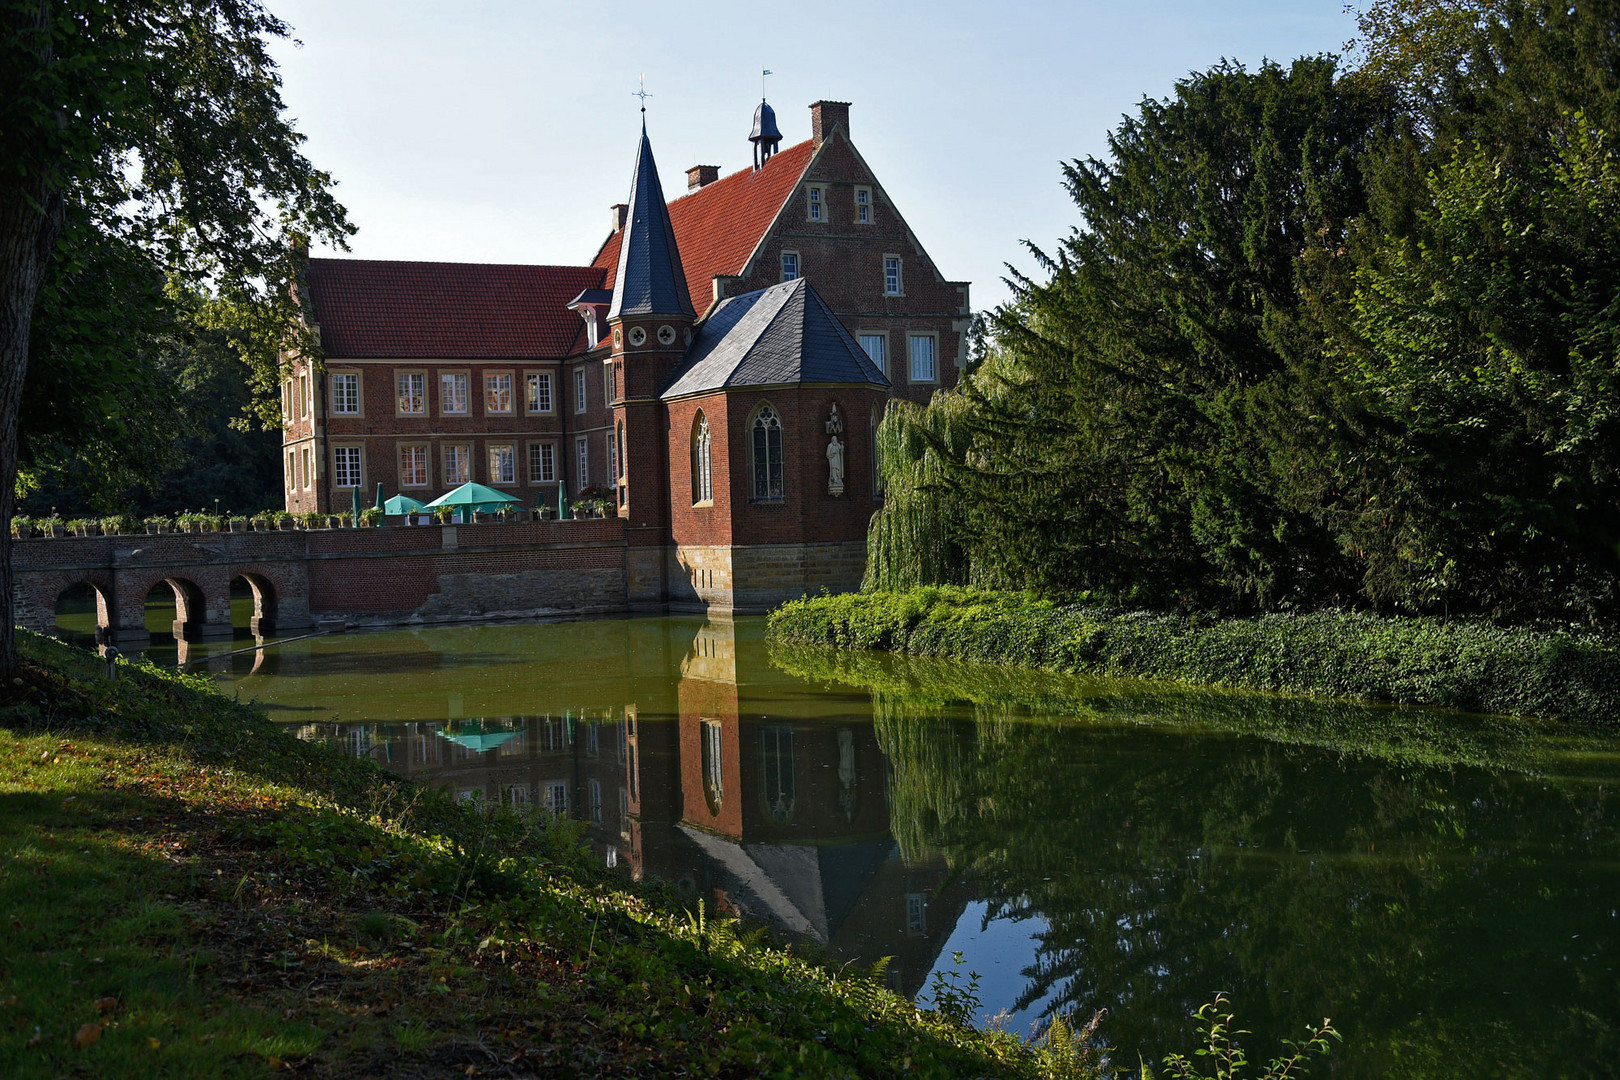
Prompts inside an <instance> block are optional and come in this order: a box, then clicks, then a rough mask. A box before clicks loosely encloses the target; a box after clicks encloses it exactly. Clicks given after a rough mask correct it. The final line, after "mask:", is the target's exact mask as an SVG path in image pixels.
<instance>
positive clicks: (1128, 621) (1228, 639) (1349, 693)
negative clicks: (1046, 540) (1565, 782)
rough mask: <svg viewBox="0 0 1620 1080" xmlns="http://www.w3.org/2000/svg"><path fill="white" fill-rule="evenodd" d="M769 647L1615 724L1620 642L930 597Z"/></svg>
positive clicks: (803, 608) (821, 603) (838, 605)
mask: <svg viewBox="0 0 1620 1080" xmlns="http://www.w3.org/2000/svg"><path fill="white" fill-rule="evenodd" d="M769 625H770V634H771V636H772V637H773V638H774V639H777V640H780V641H786V642H798V643H803V644H819V645H834V646H839V647H844V648H868V649H893V650H896V651H902V652H910V653H914V654H918V655H924V656H945V657H953V658H956V659H963V660H979V661H990V662H994V663H1014V664H1023V665H1027V666H1029V667H1042V668H1049V669H1051V670H1055V671H1065V672H1081V673H1087V674H1094V675H1127V676H1139V677H1146V678H1154V679H1165V680H1170V681H1175V682H1183V683H1196V684H1203V685H1209V686H1230V687H1242V688H1246V689H1254V690H1271V691H1285V692H1293V693H1309V694H1330V695H1335V696H1341V697H1354V698H1365V699H1372V700H1379V701H1395V702H1403V703H1410V704H1421V705H1443V706H1449V707H1452V708H1459V709H1467V710H1470V711H1473V712H1492V713H1509V714H1517V715H1523V716H1541V717H1556V718H1560V719H1566V720H1576V721H1582V722H1586V723H1602V724H1608V723H1613V722H1614V718H1615V717H1616V716H1617V715H1620V642H1617V641H1616V640H1615V639H1614V638H1613V637H1612V636H1608V635H1603V634H1598V633H1594V632H1590V631H1583V630H1580V629H1575V628H1565V629H1547V630H1534V629H1527V628H1517V629H1513V628H1505V627H1499V626H1493V625H1490V624H1488V623H1484V622H1477V621H1465V620H1449V621H1448V620H1442V619H1437V618H1429V617H1407V618H1387V617H1380V616H1376V615H1371V614H1367V613H1360V612H1336V611H1321V612H1314V613H1307V614H1300V615H1293V614H1268V615H1260V616H1256V617H1251V618H1224V619H1220V618H1210V617H1200V616H1188V615H1173V614H1160V613H1152V612H1146V611H1130V610H1122V609H1117V608H1108V607H1101V606H1096V605H1091V604H1056V603H1053V602H1052V601H1050V600H1045V599H1042V598H1039V597H1037V596H1034V595H1032V594H1027V593H1008V592H986V591H981V590H973V589H962V588H952V587H935V586H928V587H924V588H920V589H914V590H911V591H908V592H870V593H856V594H846V595H843V596H822V597H812V598H806V599H802V600H797V601H793V602H792V603H789V604H785V605H783V606H782V607H780V608H777V609H776V610H775V611H774V612H772V614H771V616H770V624H769Z"/></svg>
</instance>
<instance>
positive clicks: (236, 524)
mask: <svg viewBox="0 0 1620 1080" xmlns="http://www.w3.org/2000/svg"><path fill="white" fill-rule="evenodd" d="M226 521H227V522H228V523H229V524H230V527H231V532H233V533H239V532H247V528H248V519H247V518H246V517H244V516H243V515H241V514H232V515H231V516H230V517H228V518H227V519H226Z"/></svg>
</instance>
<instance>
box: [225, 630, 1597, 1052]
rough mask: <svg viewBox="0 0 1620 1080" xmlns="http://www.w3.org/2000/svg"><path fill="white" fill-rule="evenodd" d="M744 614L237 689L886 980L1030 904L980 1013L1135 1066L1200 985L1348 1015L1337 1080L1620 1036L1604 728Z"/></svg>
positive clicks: (515, 640)
mask: <svg viewBox="0 0 1620 1080" xmlns="http://www.w3.org/2000/svg"><path fill="white" fill-rule="evenodd" d="M760 636H761V635H760V626H759V623H758V622H749V621H740V622H738V623H737V624H736V625H735V626H734V625H733V624H731V623H729V622H725V621H721V620H712V621H708V622H704V621H702V620H690V619H686V620H683V619H656V620H625V621H619V622H602V623H594V624H592V623H586V624H572V625H568V626H554V627H545V626H524V627H505V628H497V627H469V628H457V629H442V630H439V629H435V630H430V631H418V632H412V633H398V634H377V635H358V636H350V637H348V638H347V639H339V640H333V641H327V640H315V641H311V642H308V643H301V644H298V645H294V646H289V647H287V648H286V649H285V650H284V651H282V652H279V653H277V654H276V655H275V656H273V657H272V658H271V660H270V661H269V662H267V663H266V665H265V667H266V669H267V670H265V671H264V672H261V673H260V674H258V675H253V676H250V677H249V676H245V674H244V683H243V687H244V696H251V697H257V698H259V699H260V700H263V701H266V702H268V703H269V704H270V705H271V707H272V709H277V708H279V709H282V710H285V711H284V712H283V713H282V715H286V716H296V715H304V716H315V717H321V716H323V715H328V714H329V712H330V711H332V710H333V709H334V708H336V707H337V706H334V705H333V702H334V701H338V700H341V711H342V712H343V713H344V715H345V716H347V717H349V718H351V719H358V718H374V721H373V722H367V723H345V724H333V723H328V722H325V721H320V722H318V723H316V724H314V725H311V726H312V727H315V728H319V729H320V730H321V731H322V732H323V733H324V734H327V735H329V736H332V737H337V738H340V739H342V740H344V742H345V745H348V746H349V747H350V749H351V751H352V752H354V753H357V754H363V755H368V756H371V757H372V758H374V759H375V760H378V761H379V762H381V763H383V764H384V765H386V766H387V767H389V768H393V769H396V770H398V771H400V772H404V773H408V774H412V775H417V776H420V777H422V778H424V779H426V780H428V781H430V782H432V783H436V784H442V785H448V786H450V787H452V788H453V789H455V790H456V791H457V792H458V794H461V795H464V796H466V797H470V798H479V799H486V800H494V799H503V800H506V801H509V802H518V801H522V800H524V799H527V800H528V801H529V802H531V803H532V804H534V805H536V806H539V807H547V808H550V809H552V810H556V811H560V812H565V813H567V814H569V815H570V816H572V817H576V818H579V819H581V820H583V821H585V822H586V823H587V828H588V834H589V837H590V839H591V843H592V846H593V848H594V850H595V851H596V854H597V856H598V857H599V858H601V859H602V860H603V862H605V863H607V864H609V865H614V866H618V867H620V868H622V869H624V870H625V871H626V872H628V873H631V874H633V875H638V876H655V877H660V878H665V879H668V880H669V881H672V882H674V883H676V885H677V887H678V888H680V889H682V890H684V892H685V893H686V894H687V895H688V896H690V897H691V898H692V901H693V902H694V903H695V902H696V900H697V899H698V898H700V897H701V898H704V899H705V901H706V902H708V903H710V904H711V907H714V908H718V909H719V910H722V911H733V912H737V913H740V914H744V915H748V916H752V917H757V918H760V919H764V920H768V921H770V922H772V923H774V924H775V925H777V926H778V927H779V928H783V929H785V930H787V931H789V932H791V933H793V934H796V935H798V936H799V937H800V938H801V939H803V940H804V941H806V942H809V943H813V945H814V947H815V948H817V949H819V950H821V951H823V952H824V954H825V955H826V956H827V957H828V958H829V959H830V960H832V961H833V962H834V963H843V962H845V961H858V962H861V963H863V964H864V963H870V962H871V961H873V960H876V959H878V958H879V957H883V956H893V957H895V961H894V963H893V965H892V966H891V968H890V974H891V976H892V980H893V981H892V985H894V986H895V988H896V989H897V990H900V991H902V992H905V993H909V994H915V993H916V992H917V991H918V990H919V989H920V988H921V987H922V986H923V984H924V982H925V980H926V978H927V975H928V972H929V970H930V968H931V967H932V966H933V965H934V964H935V963H936V962H937V961H938V959H939V956H940V953H941V950H942V948H943V947H944V945H945V942H946V941H947V940H949V939H950V938H951V936H952V934H953V931H957V930H958V929H959V927H958V923H959V921H960V920H961V918H962V916H963V912H964V911H966V910H969V908H968V905H969V903H970V902H971V903H972V905H973V906H972V909H971V910H972V911H973V912H975V913H976V915H977V914H978V913H981V912H982V913H985V914H984V915H982V916H979V917H987V918H989V919H990V920H992V921H993V922H994V924H995V925H996V926H1005V925H1008V924H1006V923H1004V922H1000V921H998V920H1004V919H1014V918H1026V917H1027V919H1028V921H1026V922H1023V923H1020V924H1018V925H1019V926H1020V927H1025V928H1027V927H1038V928H1039V929H1038V931H1037V932H1035V933H1034V935H1033V936H1032V937H1029V936H1026V935H1017V936H1016V947H1017V948H1018V949H1019V950H1020V953H1019V959H1018V961H1017V963H1018V966H1019V967H1020V968H1021V971H1022V975H1021V977H1020V978H1019V979H1018V980H1017V982H1018V987H1017V990H1016V992H1015V993H1011V994H1007V995H1005V996H1004V998H1003V999H1002V1000H994V1001H986V1006H987V1008H988V1009H989V1010H991V1011H994V1010H996V1009H999V1008H1009V1009H1019V1008H1022V1007H1025V1006H1029V1007H1032V1008H1034V1009H1036V1010H1038V1011H1039V1010H1045V1011H1047V1012H1051V1011H1054V1010H1055V1011H1059V1012H1073V1013H1075V1014H1076V1015H1078V1016H1080V1017H1081V1018H1086V1017H1089V1015H1090V1014H1091V1012H1092V1011H1094V1010H1095V1009H1097V1008H1104V1007H1105V1008H1108V1009H1109V1010H1110V1014H1109V1018H1108V1020H1107V1021H1106V1023H1105V1027H1104V1031H1105V1033H1106V1034H1107V1037H1108V1038H1109V1040H1110V1041H1111V1042H1113V1043H1114V1044H1115V1045H1116V1046H1118V1047H1119V1048H1120V1055H1119V1060H1121V1061H1134V1058H1135V1054H1136V1052H1137V1051H1138V1050H1140V1051H1141V1052H1143V1053H1144V1054H1146V1055H1148V1056H1150V1057H1152V1056H1156V1055H1158V1054H1162V1053H1163V1052H1165V1051H1167V1050H1170V1049H1177V1048H1185V1047H1186V1046H1187V1043H1188V1040H1189V1038H1190V1034H1189V1027H1188V1025H1187V1022H1186V1017H1187V1014H1188V1013H1190V1012H1191V1011H1192V1010H1193V1009H1194V1008H1196V1007H1197V1005H1199V1004H1200V1003H1202V1002H1204V1001H1207V1000H1208V999H1209V998H1210V997H1211V995H1212V994H1213V993H1214V992H1215V991H1216V990H1226V991H1228V992H1230V993H1231V994H1232V996H1233V999H1234V1001H1235V1002H1236V1004H1237V1006H1238V1008H1239V1010H1240V1019H1241V1020H1242V1021H1243V1022H1244V1024H1245V1026H1248V1027H1251V1028H1253V1029H1254V1031H1255V1032H1256V1040H1255V1047H1256V1049H1257V1050H1264V1049H1265V1048H1266V1047H1269V1046H1273V1045H1275V1040H1276V1039H1278V1038H1280V1037H1284V1036H1294V1037H1297V1036H1298V1034H1299V1032H1300V1030H1301V1029H1302V1028H1303V1026H1304V1024H1306V1023H1307V1022H1310V1021H1315V1020H1318V1019H1320V1018H1321V1017H1322V1016H1324V1015H1330V1016H1332V1017H1333V1018H1334V1020H1335V1022H1336V1023H1337V1024H1338V1025H1339V1027H1340V1029H1341V1030H1342V1031H1343V1032H1344V1033H1345V1035H1346V1039H1347V1041H1346V1044H1345V1046H1344V1047H1343V1048H1342V1049H1341V1050H1337V1051H1335V1054H1334V1057H1333V1059H1332V1062H1331V1064H1330V1066H1329V1067H1328V1068H1327V1069H1326V1070H1325V1071H1326V1072H1328V1073H1330V1074H1331V1075H1335V1076H1341V1077H1358V1078H1359V1077H1369V1078H1370V1077H1383V1076H1412V1077H1457V1078H1462V1077H1469V1078H1473V1077H1482V1076H1551V1075H1560V1076H1572V1077H1574V1076H1602V1075H1607V1074H1608V1073H1609V1071H1610V1064H1609V1063H1610V1062H1611V1061H1613V1060H1615V1058H1616V1056H1617V1051H1620V1045H1617V1044H1616V1043H1617V1040H1616V1037H1615V1034H1614V1032H1615V1025H1616V1023H1617V1022H1620V1015H1617V1002H1620V995H1617V994H1616V991H1617V990H1620V985H1617V979H1616V976H1615V971H1614V968H1615V965H1616V962H1617V958H1616V956H1615V952H1616V947H1617V944H1620V917H1617V908H1620V900H1616V897H1617V896H1620V870H1617V867H1620V857H1617V856H1620V828H1617V824H1620V822H1617V817H1620V814H1617V809H1616V806H1615V801H1614V798H1613V795H1612V794H1611V793H1612V792H1613V791H1614V790H1615V787H1616V781H1620V755H1617V754H1616V750H1617V748H1620V742H1617V741H1616V740H1615V739H1614V738H1612V737H1610V736H1608V735H1604V734H1598V733H1593V732H1585V731H1570V730H1568V729H1563V728H1554V727H1549V726H1546V725H1536V724H1528V723H1521V722H1516V721H1509V720H1503V719H1500V718H1494V719H1493V718H1469V717H1462V716H1458V715H1454V714H1446V713H1441V712H1436V711H1421V710H1399V709H1388V708H1377V707H1373V706H1361V705H1353V704H1344V703H1337V704H1335V703H1323V702H1314V701H1306V700H1301V699H1290V698H1276V697H1261V696H1257V695H1240V694H1223V693H1215V692H1194V691H1188V690H1178V689H1175V688H1166V687H1162V686H1157V687H1156V686H1151V685H1146V684H1132V683H1121V682H1099V681H1084V680H1075V679H1064V678H1060V677H1056V676H1045V675H1041V674H1039V673H1032V672H1027V671H1016V670H1010V669H1002V668H986V667H976V666H973V665H967V664H953V663H931V662H926V661H913V660H906V659H904V658H896V657H879V656H871V655H859V654H848V653H842V654H834V653H828V654H822V653H816V652H814V651H810V650H771V651H770V654H769V658H768V659H767V654H766V650H765V648H764V646H763V645H762V643H761V640H760ZM300 650H302V651H300ZM424 650H425V651H424ZM245 670H246V669H245V668H244V672H245ZM497 674H498V675H500V676H501V677H500V678H499V679H496V678H494V677H493V676H494V675H497ZM480 680H484V681H486V682H487V683H488V686H487V687H485V686H483V685H482V684H481V681H480ZM447 685H453V686H456V687H458V689H455V690H454V691H451V692H448V696H447V691H446V689H445V687H446V686H447ZM480 718H481V719H480ZM457 736H459V738H457ZM474 744H476V745H474ZM960 929H961V930H962V931H963V936H968V935H969V932H970V931H972V930H973V929H974V928H973V927H962V928H960ZM987 937H995V935H993V934H992V935H988V936H987ZM1012 938H1013V936H1010V935H1002V936H1001V937H1000V938H998V939H997V940H998V941H1000V942H1001V943H1002V945H1003V947H1005V943H1006V942H1008V941H1009V940H1012ZM1026 941H1027V944H1025V942H1026ZM953 947H954V946H953ZM987 947H991V946H987ZM991 959H993V958H986V957H975V955H974V954H973V953H972V952H971V951H970V952H969V954H968V956H967V957H966V960H967V963H968V966H970V967H971V966H973V965H974V964H975V963H976V962H977V963H979V964H980V965H981V967H983V965H985V964H986V963H988V962H989V961H990V960H991ZM1256 1056H1258V1054H1257V1055H1256ZM1323 1071H1324V1070H1318V1073H1321V1072H1323Z"/></svg>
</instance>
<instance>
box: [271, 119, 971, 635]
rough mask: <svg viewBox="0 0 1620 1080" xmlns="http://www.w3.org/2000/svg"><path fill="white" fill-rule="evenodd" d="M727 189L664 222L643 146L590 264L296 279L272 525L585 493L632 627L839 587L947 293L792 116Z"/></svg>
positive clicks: (921, 387) (328, 262)
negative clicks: (884, 425) (790, 135)
mask: <svg viewBox="0 0 1620 1080" xmlns="http://www.w3.org/2000/svg"><path fill="white" fill-rule="evenodd" d="M810 114H811V133H812V134H811V138H810V139H808V140H806V141H804V142H802V143H799V144H798V145H795V146H790V147H788V148H786V149H780V143H781V141H782V136H781V134H780V132H779V130H778V128H777V124H776V118H775V114H774V112H773V111H772V109H771V107H770V106H769V105H768V104H766V103H765V102H763V101H762V102H761V103H760V105H759V108H758V109H757V110H756V112H755V116H754V127H753V132H752V134H751V136H750V142H751V143H752V144H753V164H752V165H751V167H749V168H745V169H743V170H741V171H739V172H736V173H733V174H731V175H729V176H725V177H721V176H720V175H719V172H720V170H719V168H718V167H717V166H711V165H698V166H694V167H693V168H691V169H689V170H687V191H686V193H685V194H684V195H681V196H680V197H678V198H676V199H674V200H666V198H665V195H664V192H663V187H662V183H661V181H660V178H659V174H658V169H657V165H656V163H655V161H654V158H653V153H652V146H651V142H650V141H649V139H648V137H647V134H646V131H645V129H644V130H643V132H642V135H641V139H640V143H639V146H638V148H637V153H636V160H635V166H634V170H633V173H632V177H631V184H630V194H629V199H628V201H627V202H625V203H619V204H615V205H614V206H613V207H612V211H613V218H612V231H611V233H610V234H609V235H608V237H607V238H606V239H605V240H604V241H603V243H602V245H601V248H600V249H599V250H598V251H597V253H596V256H595V257H594V258H593V259H592V260H591V262H590V263H589V265H585V266H549V265H490V264H472V263H434V262H382V261H371V260H359V259H327V258H317V259H311V260H309V264H308V271H307V276H306V279H305V281H304V283H303V286H302V293H303V295H304V299H305V311H306V318H307V319H308V321H309V323H310V325H311V328H312V329H313V331H314V332H315V334H316V335H317V340H318V341H319V343H320V348H321V352H322V354H323V359H324V370H321V369H320V368H319V367H315V366H312V365H310V364H309V363H307V362H305V361H304V360H302V359H298V358H295V359H294V360H293V363H292V365H291V377H290V378H289V379H288V380H287V381H286V382H285V383H284V385H283V388H282V393H283V400H282V406H283V408H282V413H283V416H284V418H285V420H284V432H283V453H284V466H285V485H286V504H287V508H288V509H289V510H290V511H294V512H299V511H326V512H335V511H340V510H343V509H346V508H347V507H349V506H350V505H351V504H352V500H353V491H354V489H356V488H358V489H360V491H361V492H362V496H363V498H364V501H365V502H366V503H367V504H368V505H369V503H370V501H371V495H372V492H374V491H375V489H376V486H377V485H378V484H381V485H382V486H383V488H384V489H385V490H386V491H387V492H388V493H389V494H393V493H403V494H406V495H411V496H413V497H415V498H418V499H421V500H422V501H424V502H425V501H429V500H431V499H433V498H435V497H437V496H438V495H441V494H443V493H444V492H446V491H448V490H450V489H452V488H454V487H456V486H458V485H459V484H462V483H464V482H466V481H469V480H476V481H478V482H479V483H483V484H487V485H489V486H491V487H494V488H497V489H499V490H502V491H506V492H509V493H511V494H513V495H515V496H517V497H518V498H519V499H521V500H522V503H523V505H525V506H528V507H534V506H537V505H549V506H556V505H557V499H558V487H559V485H563V484H565V485H566V486H567V490H568V492H569V494H570V495H571V496H574V497H577V496H579V495H580V494H581V493H583V492H595V491H601V492H603V493H605V494H606V495H607V497H608V498H609V499H610V500H611V502H612V504H613V505H614V506H615V508H616V509H617V513H618V516H619V517H620V518H621V519H624V529H625V543H626V547H627V551H628V555H627V566H626V576H627V581H628V583H629V584H628V592H629V597H628V599H629V602H630V603H631V604H632V605H633V606H649V607H650V606H655V605H659V604H666V603H672V604H675V605H677V606H702V607H707V608H711V609H716V610H722V611H739V612H744V611H753V610H762V609H764V608H766V607H768V606H770V605H771V604H773V603H776V602H779V601H780V600H781V599H784V598H788V597H791V596H797V595H799V594H800V593H801V592H803V591H806V590H812V591H813V590H815V589H818V588H820V587H822V586H826V587H828V588H830V589H833V590H835V591H836V590H840V589H847V588H853V587H855V586H856V585H858V584H859V581H860V577H861V572H862V570H863V568H864V564H865V537H866V527H867V524H868V522H869V521H870V518H871V515H872V513H873V512H874V510H875V509H876V508H877V506H878V505H879V500H880V498H881V495H880V492H879V490H878V486H877V475H876V462H875V442H874V439H875V432H876V427H877V423H878V421H879V419H880V418H881V415H882V410H883V408H884V406H885V404H886V402H887V400H888V399H889V398H891V397H904V398H908V399H910V400H914V401H919V402H923V401H926V400H927V399H928V397H929V396H930V395H931V394H932V393H933V391H934V390H935V389H937V388H938V387H940V386H948V385H954V383H955V382H956V380H957V378H958V376H959V374H960V369H961V365H962V363H963V361H964V359H965V346H966V331H967V324H968V319H969V307H968V285H967V283H965V282H953V281H947V280H946V279H945V278H944V277H943V276H942V275H941V274H940V273H939V272H938V270H937V269H936V268H935V266H934V264H933V261H932V260H931V259H930V258H929V257H928V254H927V253H926V252H925V251H924V250H923V248H922V245H921V244H920V243H919V242H918V241H917V239H916V237H915V236H914V235H913V233H912V232H911V230H910V229H909V228H908V227H907V225H906V223H905V220H904V219H903V218H902V217H901V216H900V213H899V211H898V209H897V208H896V207H895V204H894V203H893V201H892V200H891V199H890V198H889V196H888V194H887V192H886V191H885V190H884V189H883V187H882V185H881V184H880V183H878V181H877V178H876V177H875V176H874V175H873V173H872V171H871V170H870V169H869V168H868V166H867V165H866V162H865V161H864V159H862V157H861V155H860V153H859V151H857V150H856V148H855V145H854V143H853V142H852V141H851V140H850V137H849V105H848V104H847V103H844V102H831V101H819V102H816V103H815V104H814V105H812V106H811V107H810Z"/></svg>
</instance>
